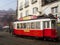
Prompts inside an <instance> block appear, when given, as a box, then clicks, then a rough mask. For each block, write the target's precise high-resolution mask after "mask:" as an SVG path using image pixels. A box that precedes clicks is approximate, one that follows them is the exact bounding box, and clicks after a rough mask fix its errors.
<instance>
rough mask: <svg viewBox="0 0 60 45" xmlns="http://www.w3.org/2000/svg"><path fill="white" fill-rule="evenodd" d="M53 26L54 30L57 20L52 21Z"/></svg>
mask: <svg viewBox="0 0 60 45" xmlns="http://www.w3.org/2000/svg"><path fill="white" fill-rule="evenodd" d="M51 26H52V28H55V26H56V21H55V20H52V21H51Z"/></svg>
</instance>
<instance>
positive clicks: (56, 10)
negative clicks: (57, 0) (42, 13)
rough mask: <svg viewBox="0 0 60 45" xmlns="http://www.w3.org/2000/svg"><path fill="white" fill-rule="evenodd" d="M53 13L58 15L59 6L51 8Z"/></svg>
mask: <svg viewBox="0 0 60 45" xmlns="http://www.w3.org/2000/svg"><path fill="white" fill-rule="evenodd" d="M51 12H52V13H53V14H54V15H57V13H58V6H56V7H52V8H51Z"/></svg>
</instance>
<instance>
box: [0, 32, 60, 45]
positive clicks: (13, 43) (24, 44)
mask: <svg viewBox="0 0 60 45" xmlns="http://www.w3.org/2000/svg"><path fill="white" fill-rule="evenodd" d="M0 45H60V42H51V41H43V40H37V39H32V38H31V39H30V38H22V37H16V36H12V35H11V34H9V33H8V32H0Z"/></svg>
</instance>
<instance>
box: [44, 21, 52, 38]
mask: <svg viewBox="0 0 60 45" xmlns="http://www.w3.org/2000/svg"><path fill="white" fill-rule="evenodd" d="M49 28H50V21H43V36H45V37H46V36H47V37H49V36H50V35H51V34H50V32H51V31H50V30H49Z"/></svg>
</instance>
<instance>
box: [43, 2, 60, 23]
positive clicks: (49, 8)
mask: <svg viewBox="0 0 60 45" xmlns="http://www.w3.org/2000/svg"><path fill="white" fill-rule="evenodd" d="M53 7H58V8H57V11H58V12H57V13H53V12H52V8H53ZM42 13H45V14H47V15H48V14H49V13H52V14H53V15H55V16H56V15H57V17H58V20H57V21H58V22H60V1H59V2H54V3H51V4H47V5H45V6H42Z"/></svg>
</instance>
